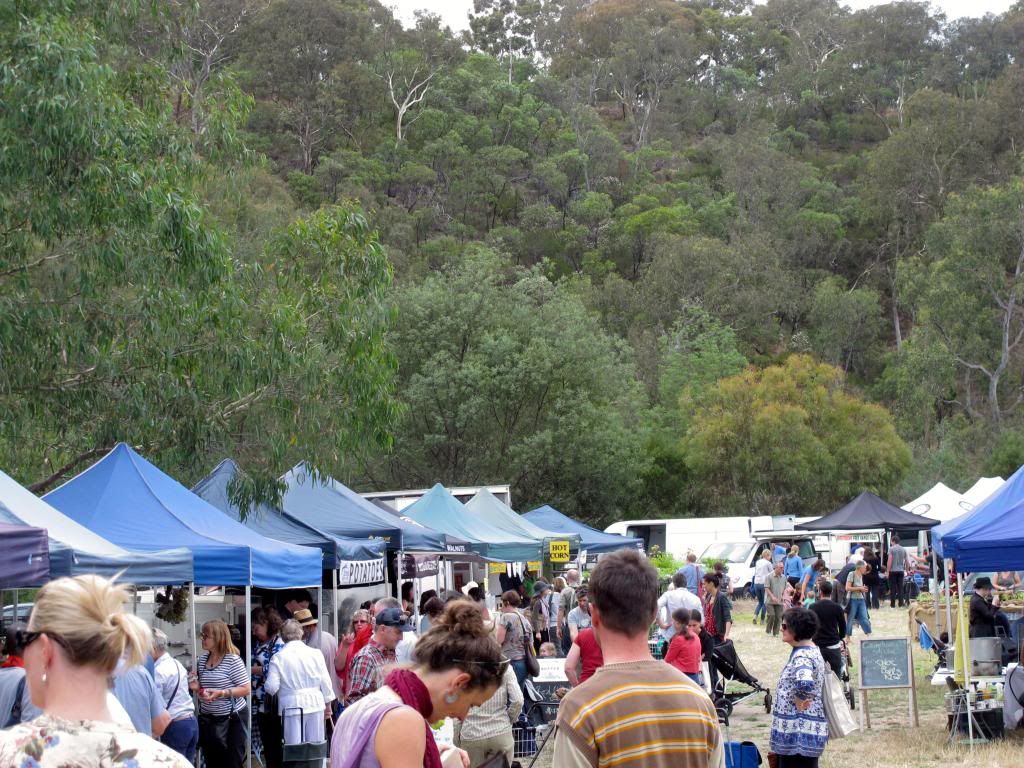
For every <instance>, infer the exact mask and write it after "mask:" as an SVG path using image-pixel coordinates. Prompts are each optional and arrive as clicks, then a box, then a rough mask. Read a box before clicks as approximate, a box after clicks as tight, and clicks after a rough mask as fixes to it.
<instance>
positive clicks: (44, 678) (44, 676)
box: [41, 672, 46, 685]
mask: <svg viewBox="0 0 1024 768" xmlns="http://www.w3.org/2000/svg"><path fill="white" fill-rule="evenodd" d="M41 679H42V681H43V685H46V673H45V672H43V676H42V678H41Z"/></svg>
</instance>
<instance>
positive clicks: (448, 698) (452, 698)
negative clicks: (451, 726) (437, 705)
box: [444, 691, 459, 705]
mask: <svg viewBox="0 0 1024 768" xmlns="http://www.w3.org/2000/svg"><path fill="white" fill-rule="evenodd" d="M458 700H459V692H458V691H456V692H455V693H446V694H445V695H444V703H445V704H448V705H452V704H454V703H455V702H456V701H458Z"/></svg>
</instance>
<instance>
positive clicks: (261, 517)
mask: <svg viewBox="0 0 1024 768" xmlns="http://www.w3.org/2000/svg"><path fill="white" fill-rule="evenodd" d="M238 473H239V469H238V465H237V464H236V463H235V462H234V461H232V460H231V459H224V461H222V462H221V463H220V464H218V465H217V466H216V467H215V468H214V470H213V472H211V473H210V474H209V475H207V476H206V477H204V478H203V479H202V480H200V481H199V482H198V483H197V484H196V486H195V488H193V489H192V492H193V493H195V494H196V495H197V496H200V497H201V498H203V499H206V500H207V501H208V502H210V504H212V505H213V506H215V507H216V508H217V509H219V510H220V511H221V512H223V513H224V514H225V515H227V516H228V517H229V518H231V519H232V520H237V521H239V522H241V523H242V524H243V525H244V526H246V527H247V528H251V529H252V530H254V531H256V533H258V534H260V535H261V536H266V537H267V538H268V539H274V540H275V541H284V542H287V543H288V544H299V545H302V546H306V547H319V549H320V551H321V552H323V556H324V563H323V565H324V568H326V569H328V570H335V569H337V568H339V567H340V565H341V563H343V562H356V561H359V562H361V561H369V560H378V561H381V562H383V558H384V551H385V546H384V542H383V541H380V540H379V539H378V540H371V539H349V538H345V537H341V536H334V535H332V534H329V533H324V532H323V531H318V530H317V529H316V528H314V527H312V526H309V525H306V524H305V523H303V522H300V521H298V520H295V519H294V518H291V517H288V516H287V515H285V514H284V513H283V512H282V511H281V510H280V509H278V508H276V507H272V506H270V505H269V504H257V505H256V506H254V507H253V508H252V509H251V510H249V514H248V515H246V516H245V519H244V520H242V517H241V512H240V510H239V508H238V506H237V505H236V504H234V503H233V502H232V501H231V499H230V498H229V493H228V489H229V486H230V485H231V481H232V480H234V478H235V476H236V475H238Z"/></svg>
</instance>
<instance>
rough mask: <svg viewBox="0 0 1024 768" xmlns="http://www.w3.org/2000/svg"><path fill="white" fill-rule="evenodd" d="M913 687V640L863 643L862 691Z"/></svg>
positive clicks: (861, 649) (871, 639)
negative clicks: (911, 651)
mask: <svg viewBox="0 0 1024 768" xmlns="http://www.w3.org/2000/svg"><path fill="white" fill-rule="evenodd" d="M913 684H914V667H913V664H912V663H911V657H910V639H909V638H906V637H897V638H885V639H876V638H865V639H863V640H861V641H860V687H861V688H910V687H912V686H913Z"/></svg>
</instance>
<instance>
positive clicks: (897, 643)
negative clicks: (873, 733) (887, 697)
mask: <svg viewBox="0 0 1024 768" xmlns="http://www.w3.org/2000/svg"><path fill="white" fill-rule="evenodd" d="M912 647H913V646H912V644H911V642H910V638H907V637H870V638H862V639H861V640H860V645H859V651H860V653H859V655H858V657H859V659H860V663H859V673H860V674H859V678H860V679H859V682H860V688H859V697H860V723H861V728H862V729H863V730H868V729H870V728H871V710H870V708H869V706H868V691H869V690H872V689H892V688H905V689H907V692H908V697H907V712H908V715H909V718H908V720H909V722H910V723H912V724H913V725H914V727H917V726H918V725H920V722H919V719H918V711H917V687H916V684H915V681H914V658H913V651H912Z"/></svg>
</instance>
